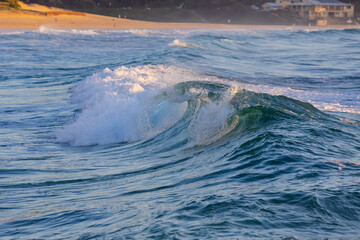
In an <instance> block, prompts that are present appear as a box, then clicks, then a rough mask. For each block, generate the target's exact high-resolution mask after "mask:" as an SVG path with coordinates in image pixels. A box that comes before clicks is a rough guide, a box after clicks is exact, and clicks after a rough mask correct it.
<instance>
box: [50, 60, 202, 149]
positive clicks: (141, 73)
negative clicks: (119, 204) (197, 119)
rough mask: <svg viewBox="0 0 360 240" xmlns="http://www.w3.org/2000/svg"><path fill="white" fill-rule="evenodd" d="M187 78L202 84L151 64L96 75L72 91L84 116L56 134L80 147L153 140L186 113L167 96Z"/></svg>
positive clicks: (181, 103)
mask: <svg viewBox="0 0 360 240" xmlns="http://www.w3.org/2000/svg"><path fill="white" fill-rule="evenodd" d="M186 79H188V80H200V76H198V75H194V73H192V72H191V71H187V70H184V69H180V68H176V67H166V66H151V65H148V66H140V67H134V68H127V67H120V68H117V69H115V70H113V71H112V70H110V69H105V70H104V71H102V72H100V73H97V74H94V75H92V76H90V77H88V78H87V79H86V80H85V81H83V82H81V83H80V84H79V85H77V86H76V87H75V88H74V89H73V91H74V93H73V98H72V100H73V101H74V102H75V103H77V104H79V106H80V108H81V109H82V112H81V114H79V116H77V118H76V120H75V121H74V122H73V123H71V124H70V125H68V126H65V127H64V128H63V129H62V130H60V131H59V132H57V134H56V137H57V140H58V141H59V142H69V143H70V144H72V145H75V146H80V145H92V144H107V143H114V142H133V141H138V140H141V139H144V138H148V137H151V136H153V135H155V134H156V133H158V132H160V131H163V130H164V129H166V128H168V127H170V126H171V125H172V124H174V122H176V121H177V120H178V119H179V118H181V116H182V115H183V114H184V112H185V110H186V107H187V103H186V101H185V100H179V99H171V98H169V97H166V99H165V96H164V92H166V91H171V89H169V87H170V86H173V85H175V84H176V83H178V82H184V81H186Z"/></svg>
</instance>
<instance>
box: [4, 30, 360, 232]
mask: <svg viewBox="0 0 360 240" xmlns="http://www.w3.org/2000/svg"><path fill="white" fill-rule="evenodd" d="M359 42H360V30H359V29H356V28H354V29H344V30H340V29H338V30H331V29H292V28H284V29H271V28H263V29H251V28H248V29H227V30H221V29H188V30H179V29H170V30H119V31H117V30H113V31H106V30H56V29H51V28H47V27H40V28H39V29H38V30H34V31H5V30H0V53H1V54H0V196H1V198H0V216H1V217H0V238H1V239H358V237H359V224H360V68H359V64H360V44H359Z"/></svg>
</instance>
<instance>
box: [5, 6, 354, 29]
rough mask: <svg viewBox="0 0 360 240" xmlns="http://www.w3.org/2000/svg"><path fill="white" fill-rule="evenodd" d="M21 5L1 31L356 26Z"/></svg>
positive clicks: (6, 15) (12, 13) (329, 27)
mask: <svg viewBox="0 0 360 240" xmlns="http://www.w3.org/2000/svg"><path fill="white" fill-rule="evenodd" d="M20 3H21V9H22V10H17V11H11V10H10V11H9V10H1V11H0V30H36V29H39V28H40V27H42V26H43V27H47V28H52V29H62V30H67V29H75V30H85V29H94V30H116V29H118V30H126V29H249V28H252V29H263V28H270V29H353V28H360V26H359V25H330V26H298V25H296V26H291V25H245V24H244V25H239V24H216V23H179V22H148V21H140V20H130V19H125V18H116V17H109V16H103V15H96V14H90V13H82V12H72V11H69V10H64V9H59V8H48V7H45V6H42V5H37V4H24V3H22V2H20Z"/></svg>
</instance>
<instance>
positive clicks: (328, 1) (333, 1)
mask: <svg viewBox="0 0 360 240" xmlns="http://www.w3.org/2000/svg"><path fill="white" fill-rule="evenodd" d="M307 2H309V3H312V4H314V5H333V6H352V4H349V3H343V2H340V1H338V0H307Z"/></svg>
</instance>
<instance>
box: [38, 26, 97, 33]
mask: <svg viewBox="0 0 360 240" xmlns="http://www.w3.org/2000/svg"><path fill="white" fill-rule="evenodd" d="M37 32H40V33H45V34H79V35H96V34H98V32H97V31H95V30H92V29H84V30H76V29H69V30H64V29H54V28H49V27H46V26H43V25H42V26H40V27H39V28H38V30H37Z"/></svg>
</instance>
